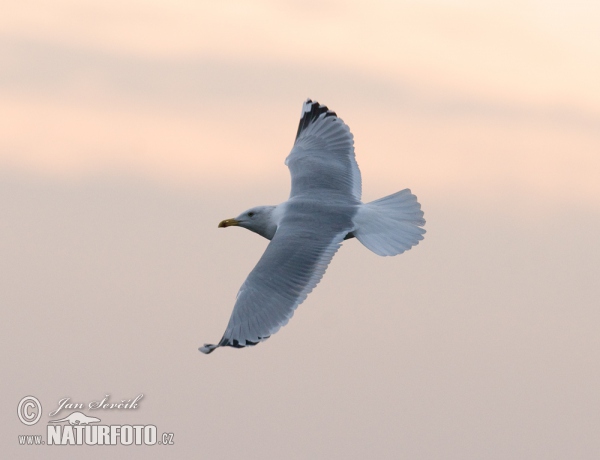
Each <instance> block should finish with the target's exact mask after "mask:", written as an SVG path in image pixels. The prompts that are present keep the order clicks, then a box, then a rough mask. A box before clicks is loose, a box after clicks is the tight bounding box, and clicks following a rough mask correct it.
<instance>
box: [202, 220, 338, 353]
mask: <svg viewBox="0 0 600 460" xmlns="http://www.w3.org/2000/svg"><path fill="white" fill-rule="evenodd" d="M338 227H339V226H338ZM347 233H348V229H347V228H345V229H344V230H342V231H339V228H337V229H336V228H335V227H334V226H329V227H328V228H323V226H322V224H320V228H319V227H316V226H315V225H314V222H310V224H306V225H298V223H297V222H288V223H285V222H282V224H281V225H280V227H279V228H278V229H277V233H276V234H275V236H274V237H273V239H272V240H271V242H270V243H269V245H268V246H267V249H266V250H265V252H264V254H263V255H262V257H261V258H260V260H259V261H258V264H257V265H256V267H254V269H253V270H252V271H251V272H250V274H249V275H248V278H246V281H245V282H244V284H242V287H241V288H240V291H239V292H238V296H237V300H236V302H235V306H234V308H233V312H232V314H231V318H230V320H229V324H228V325H227V329H226V330H225V333H224V334H223V338H222V339H221V341H220V342H219V343H218V344H216V345H211V344H205V345H204V346H203V347H201V348H200V351H201V352H203V353H206V354H208V353H211V352H212V351H213V350H214V349H215V348H217V347H223V346H230V347H236V348H241V347H245V346H249V345H256V344H257V343H258V342H261V341H263V340H266V339H268V338H269V337H270V336H271V335H273V334H275V333H276V332H277V331H278V330H279V329H280V328H281V327H282V326H285V325H286V324H287V322H288V321H289V319H290V318H291V317H292V315H293V314H294V310H295V309H296V308H297V307H298V305H300V304H301V303H302V302H303V301H304V299H306V296H307V295H308V294H309V293H310V292H311V291H312V290H313V289H314V287H315V286H316V285H317V284H318V283H319V281H320V280H321V278H322V277H323V274H324V273H325V270H326V269H327V266H328V265H329V262H330V261H331V259H332V257H333V255H334V254H335V253H336V251H337V250H338V249H339V247H340V245H341V242H342V241H343V239H344V236H345V235H346V234H347Z"/></svg>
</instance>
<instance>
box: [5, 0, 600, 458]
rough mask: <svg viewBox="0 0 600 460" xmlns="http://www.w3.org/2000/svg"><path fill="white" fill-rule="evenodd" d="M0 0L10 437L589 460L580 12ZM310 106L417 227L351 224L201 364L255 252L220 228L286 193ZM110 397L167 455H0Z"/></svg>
mask: <svg viewBox="0 0 600 460" xmlns="http://www.w3.org/2000/svg"><path fill="white" fill-rule="evenodd" d="M2 10H3V13H2V14H1V15H0V123H1V126H2V129H0V210H2V214H3V216H4V218H3V219H2V223H1V225H0V254H1V257H0V259H1V260H2V262H0V276H1V277H2V279H3V280H4V282H5V284H4V286H3V288H2V289H1V290H0V306H1V307H2V311H3V314H4V317H5V319H4V321H3V322H2V325H1V326H0V332H1V334H0V336H1V337H2V339H1V340H2V347H3V349H4V350H5V351H4V352H3V354H2V362H1V364H2V369H3V375H5V376H7V375H8V376H10V378H3V379H2V383H0V390H1V393H2V395H3V398H5V399H3V403H4V404H3V405H4V406H5V407H9V408H16V407H17V404H18V402H19V400H20V399H21V398H22V397H23V396H26V395H28V394H33V395H36V396H37V397H38V398H40V400H41V401H42V403H43V405H44V412H45V413H44V415H43V417H42V422H43V423H42V422H40V423H41V424H39V425H36V427H37V428H36V427H25V426H24V425H22V424H21V423H20V422H19V421H18V419H17V418H16V416H15V414H14V410H13V409H11V410H10V411H5V412H6V414H4V416H3V417H2V418H1V421H2V429H3V433H4V434H5V435H6V436H4V435H3V438H2V439H3V440H2V442H3V446H4V447H3V449H4V450H5V451H6V452H7V455H9V456H10V457H11V458H40V457H39V456H40V455H42V454H43V457H44V458H65V457H67V458H69V452H72V453H71V454H70V455H71V456H73V457H74V456H75V455H77V457H78V458H81V456H82V455H83V456H84V457H85V458H105V457H106V455H107V454H109V450H110V456H111V457H112V458H163V456H164V455H168V456H169V457H177V458H190V457H193V458H225V457H234V456H235V457H241V456H243V457H244V458H249V459H253V458H257V459H258V458H261V459H271V458H273V459H279V458H289V459H296V458H297V459H305V458H349V459H350V458H371V457H372V458H386V459H387V458H389V459H417V458H426V459H432V458H440V459H441V458H443V459H450V458H451V459H461V460H462V459H480V458H486V459H511V460H512V459H528V460H529V459H544V460H546V459H549V458H557V459H563V458H573V459H597V458H599V456H600V441H599V440H598V436H597V427H598V426H600V415H599V414H600V398H599V396H598V388H600V372H599V371H598V366H597V362H598V357H599V353H600V348H599V347H600V339H599V337H600V336H599V335H598V330H599V326H600V311H599V310H598V306H599V302H598V299H599V298H600V288H599V285H598V282H597V279H598V272H599V268H600V243H599V239H598V234H599V231H600V86H599V85H598V81H600V28H598V24H599V23H600V4H599V3H598V2H592V1H583V0H581V1H553V2H542V1H519V2H516V1H503V2H499V1H477V2H476V1H459V0H426V1H375V2H359V1H345V2H341V1H337V0H326V1H319V2H317V1H295V0H294V1H277V2H276V1H272V0H264V1H259V0H256V1H233V2H221V3H218V2H202V1H183V0H172V1H169V2H167V1H164V0H146V1H134V0H125V1H123V0H121V1H112V0H107V1H103V2H99V1H96V0H89V1H75V0H73V1H69V0H54V1H51V2H48V1H44V2H43V1H28V0H26V1H19V2H16V1H8V2H4V5H3V8H2ZM307 97H310V98H312V99H313V100H318V101H319V102H321V103H323V104H327V105H328V106H329V107H330V108H331V109H333V110H335V111H336V112H337V113H338V115H339V116H340V117H341V118H342V119H343V120H344V121H345V122H346V123H347V124H348V125H349V126H350V129H351V130H352V132H353V134H354V138H355V147H356V154H357V161H358V164H359V166H360V168H361V171H362V175H363V198H364V200H365V201H370V200H372V199H376V198H378V197H380V196H383V195H386V194H389V193H392V192H395V191H397V190H400V189H403V188H407V187H408V188H410V189H411V190H412V191H413V192H414V193H415V194H416V195H417V196H418V197H419V201H420V202H421V204H422V206H423V210H424V212H425V218H426V219H427V225H426V229H427V231H428V233H427V234H426V237H425V240H424V241H423V242H422V243H421V244H419V245H418V246H417V247H415V248H414V249H412V250H411V251H409V252H408V253H406V254H403V255H401V256H398V257H394V258H380V257H377V256H375V255H374V254H372V253H370V252H369V251H368V250H366V249H365V248H364V247H362V246H361V245H360V244H359V243H358V242H357V241H354V240H352V241H348V242H346V243H344V247H343V248H342V249H341V250H340V251H339V253H338V254H337V255H336V257H335V258H334V260H333V262H332V264H331V266H330V267H329V269H328V272H327V273H326V275H325V277H324V278H323V281H322V282H321V284H320V285H319V286H318V287H317V288H316V289H315V291H314V292H313V293H312V294H311V295H310V296H309V297H308V299H307V300H306V301H305V303H304V304H303V305H301V306H300V307H299V309H298V311H297V313H296V315H295V316H294V318H293V319H292V320H291V321H290V323H289V325H287V326H286V327H284V328H283V329H282V330H281V331H279V332H278V333H277V334H276V335H275V336H274V337H272V338H271V339H269V340H268V341H266V342H265V343H262V344H260V345H258V346H256V347H253V348H252V349H248V350H230V349H227V350H218V351H216V352H215V353H213V354H212V355H210V356H204V355H201V354H200V353H199V352H198V351H197V347H198V346H200V345H202V344H203V343H204V342H211V343H214V341H215V340H218V339H219V337H220V336H221V334H222V333H223V330H224V328H225V325H226V322H227V319H228V317H229V314H230V312H231V309H232V307H233V302H234V300H235V294H236V293H237V290H238V288H239V286H240V285H241V283H242V282H243V280H244V279H245V277H246V275H247V274H248V272H249V271H250V270H251V269H252V267H253V266H254V264H255V263H256V261H257V260H258V258H259V257H260V255H261V254H262V251H263V250H264V247H265V245H266V241H265V240H261V239H260V238H259V237H258V236H256V235H253V234H250V233H249V232H245V231H243V230H241V229H226V230H223V229H217V228H216V226H217V223H218V222H219V221H220V220H222V219H224V218H229V217H233V216H234V215H237V214H239V213H240V212H241V211H243V210H244V209H246V208H248V207H250V206H254V205H258V204H277V203H278V202H281V201H283V200H285V199H286V197H287V194H288V193H289V189H288V187H289V173H288V171H287V168H286V167H285V165H284V164H283V162H284V159H285V157H286V156H287V154H288V153H289V150H290V148H291V146H292V143H293V139H294V135H295V133H296V128H297V123H298V118H299V115H300V109H301V105H302V102H303V101H304V100H305V99H306V98H307ZM24 331H25V332H24ZM106 392H110V393H111V394H112V395H114V397H115V398H119V397H126V396H129V395H133V396H135V394H137V393H144V394H145V395H146V396H145V399H144V403H143V404H142V406H141V407H140V409H139V410H138V411H137V412H136V413H135V416H134V415H132V414H130V413H127V414H114V413H110V414H103V417H104V419H103V420H106V422H107V423H117V422H118V423H133V422H134V421H135V422H136V423H137V422H139V423H144V424H149V423H153V424H155V425H157V426H158V427H159V430H163V431H172V432H174V433H175V441H176V444H175V446H169V447H167V446H163V447H161V448H158V446H157V447H153V448H139V449H137V448H136V449H131V448H128V447H106V448H102V449H100V450H98V449H97V448H92V447H88V446H81V447H73V446H67V447H64V448H60V449H51V448H49V447H48V446H45V447H39V448H38V447H27V446H18V445H17V441H16V440H17V435H19V434H38V432H40V431H43V430H45V426H46V422H47V421H48V420H49V418H48V416H47V414H46V413H47V412H48V411H49V408H50V407H51V406H54V405H56V402H57V401H58V400H59V399H61V398H63V397H65V396H70V397H72V398H76V399H79V400H82V401H87V400H93V399H97V398H98V397H99V396H102V395H104V394H105V393H106ZM134 393H135V394H134ZM46 408H48V410H46ZM161 449H162V450H164V453H163V452H162V451H161ZM167 449H170V451H169V453H168V454H167V453H166V452H167Z"/></svg>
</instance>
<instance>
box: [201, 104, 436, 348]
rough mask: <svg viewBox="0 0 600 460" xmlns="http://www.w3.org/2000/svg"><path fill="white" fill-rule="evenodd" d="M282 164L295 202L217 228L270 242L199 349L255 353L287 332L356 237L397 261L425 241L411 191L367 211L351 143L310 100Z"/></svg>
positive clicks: (338, 121)
mask: <svg viewBox="0 0 600 460" xmlns="http://www.w3.org/2000/svg"><path fill="white" fill-rule="evenodd" d="M285 164H286V165H287V166H288V168H289V169H290V173H291V175H292V190H291V193H290V198H289V199H288V200H287V201H286V202H284V203H281V204H279V205H277V206H257V207H255V208H251V209H248V210H247V211H244V212H243V213H241V214H240V215H239V216H238V217H236V218H234V219H226V220H224V221H222V222H221V223H219V227H231V226H239V227H244V228H247V229H248V230H250V231H252V232H254V233H258V234H259V235H261V236H264V237H265V238H267V239H268V240H270V241H271V242H270V243H269V245H268V246H267V249H266V250H265V252H264V254H263V255H262V257H261V258H260V260H259V261H258V263H257V264H256V267H254V269H253V270H252V271H251V272H250V274H249V275H248V278H246V281H244V284H242V287H241V288H240V290H239V292H238V295H237V299H236V302H235V306H234V307H233V312H232V313H231V318H230V319H229V324H228V325H227V329H226V330H225V333H224V334H223V338H222V339H221V340H220V341H219V343H217V344H216V345H212V344H205V345H204V346H203V347H200V351H201V352H203V353H206V354H208V353H211V352H212V351H213V350H215V349H216V348H218V347H226V346H227V347H235V348H242V347H247V346H251V345H256V344H257V343H259V342H262V341H264V340H266V339H268V338H269V337H270V336H271V335H273V334H275V333H276V332H277V331H278V330H279V329H280V328H281V327H282V326H285V325H286V324H287V322H288V321H289V319H290V318H291V317H292V315H293V314H294V310H295V309H296V308H297V307H298V305H300V304H301V303H302V302H303V301H304V299H306V296H307V295H308V294H309V293H310V292H311V291H312V290H313V289H314V288H315V286H316V285H317V284H318V283H319V281H320V280H321V278H322V277H323V274H324V273H325V270H326V269H327V266H328V265H329V262H330V261H331V259H332V257H333V255H334V254H335V253H336V251H337V250H338V249H339V248H340V246H341V244H342V242H343V241H344V240H346V239H349V238H354V237H356V238H357V239H358V241H360V242H361V243H362V244H363V245H365V246H366V247H367V248H368V249H370V250H371V251H373V252H374V253H375V254H378V255H380V256H395V255H397V254H402V253H403V252H404V251H406V250H408V249H410V248H411V247H412V246H415V245H416V244H418V243H419V241H420V240H422V239H423V234H424V233H425V230H424V229H423V228H421V227H422V226H423V225H425V219H423V211H421V205H420V204H419V203H418V202H417V197H416V196H415V195H413V194H412V193H411V192H410V190H409V189H404V190H401V191H400V192H397V193H394V194H392V195H389V196H386V197H384V198H380V199H378V200H375V201H372V202H370V203H362V202H361V200H360V198H361V179H360V171H359V169H358V165H357V164H356V159H355V157H354V140H353V136H352V133H350V129H349V128H348V126H347V125H346V124H345V123H344V122H343V121H342V120H341V118H338V116H337V115H336V113H335V112H333V111H331V110H329V109H328V108H327V107H326V106H324V105H321V104H319V103H318V102H313V101H311V100H310V99H308V100H307V101H306V102H305V103H304V104H303V105H302V114H301V117H300V124H299V126H298V132H297V133H296V141H295V143H294V147H293V148H292V151H291V152H290V154H289V156H288V157H287V159H286V160H285Z"/></svg>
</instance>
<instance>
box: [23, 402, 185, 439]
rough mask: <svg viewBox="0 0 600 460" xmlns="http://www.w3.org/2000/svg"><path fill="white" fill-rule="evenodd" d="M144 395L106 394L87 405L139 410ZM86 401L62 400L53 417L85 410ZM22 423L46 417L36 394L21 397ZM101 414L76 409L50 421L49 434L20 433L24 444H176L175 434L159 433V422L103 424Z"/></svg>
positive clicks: (48, 422) (91, 407) (107, 409)
mask: <svg viewBox="0 0 600 460" xmlns="http://www.w3.org/2000/svg"><path fill="white" fill-rule="evenodd" d="M143 396H144V395H143V394H140V395H138V396H137V397H136V398H133V399H128V400H126V399H123V400H121V401H120V402H117V403H113V402H111V401H110V396H109V395H106V396H105V397H104V399H102V400H100V401H92V402H90V403H88V404H87V409H88V410H90V411H98V410H100V411H110V410H132V409H137V408H138V405H139V401H140V400H141V399H142V398H143ZM85 408H86V405H84V404H83V403H73V402H71V400H70V398H63V399H61V400H59V402H58V406H57V408H56V409H55V410H53V411H52V412H50V413H49V414H48V415H49V416H50V417H56V415H57V414H58V413H60V412H61V411H63V410H73V409H85ZM17 414H18V417H19V420H20V421H21V423H23V424H24V425H27V426H32V425H35V424H36V423H37V422H39V420H40V418H41V416H42V405H41V403H40V401H39V400H38V399H37V398H35V397H34V396H26V397H24V398H22V399H21V401H20V402H19V405H18V408H17ZM95 414H97V412H95ZM101 421H102V420H101V419H100V418H99V417H95V416H91V415H87V414H85V413H83V412H82V411H81V410H76V411H73V412H71V413H70V414H68V415H65V416H63V417H61V418H58V419H53V420H48V421H47V426H46V433H45V436H44V435H42V434H23V435H19V436H18V441H19V444H20V445H63V446H66V445H89V446H94V445H111V446H114V445H123V446H130V445H147V446H153V445H173V444H174V439H173V438H174V434H173V433H169V432H164V433H161V435H160V436H159V435H158V430H157V428H156V425H142V424H125V425H103V424H101V423H100V422H101Z"/></svg>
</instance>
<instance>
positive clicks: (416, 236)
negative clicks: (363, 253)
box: [353, 189, 425, 256]
mask: <svg viewBox="0 0 600 460" xmlns="http://www.w3.org/2000/svg"><path fill="white" fill-rule="evenodd" d="M354 225H355V228H356V229H355V230H354V232H353V233H354V236H356V238H358V240H359V241H360V242H361V243H362V244H364V245H365V246H366V247H367V248H368V249H370V250H371V251H373V252H374V253H375V254H378V255H380V256H395V255H397V254H402V253H403V252H404V251H407V250H408V249H410V248H411V247H413V246H415V245H417V244H419V241H420V240H422V239H423V234H424V233H425V229H423V228H421V227H422V226H423V225H425V219H423V211H421V205H420V204H419V202H418V201H417V197H416V196H414V195H413V194H412V193H410V190H409V189H404V190H401V191H400V192H397V193H394V194H392V195H388V196H386V197H383V198H380V199H378V200H375V201H372V202H370V203H365V204H362V205H361V206H360V207H359V208H358V211H357V213H356V215H355V216H354Z"/></svg>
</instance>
